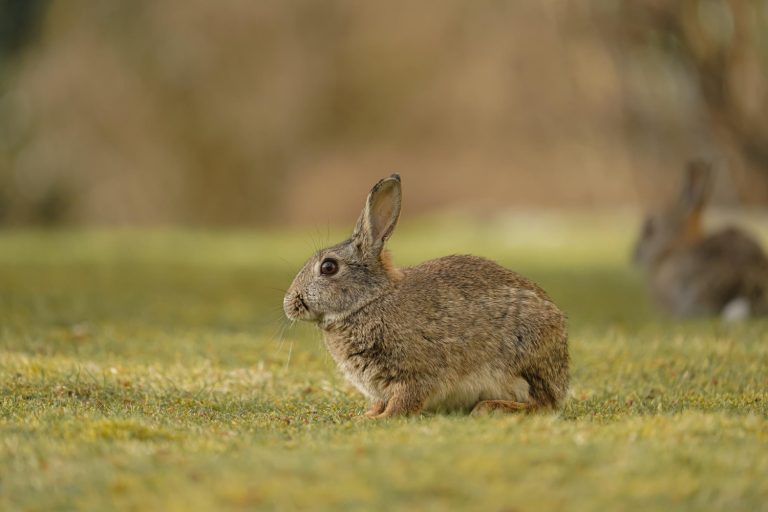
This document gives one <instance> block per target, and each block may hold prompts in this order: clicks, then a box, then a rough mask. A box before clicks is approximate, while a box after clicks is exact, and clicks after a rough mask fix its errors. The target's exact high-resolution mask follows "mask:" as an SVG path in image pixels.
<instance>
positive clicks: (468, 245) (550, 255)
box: [0, 217, 768, 512]
mask: <svg viewBox="0 0 768 512" xmlns="http://www.w3.org/2000/svg"><path fill="white" fill-rule="evenodd" d="M595 220H596V219H594V218H589V217H584V218H582V217H576V218H572V219H570V220H568V221H564V220H562V219H557V218H548V217H545V218H543V219H540V218H538V217H537V218H536V219H535V222H534V219H526V218H524V217H513V218H512V219H510V220H508V221H504V222H502V221H493V222H487V223H479V224H476V225H475V224H469V223H466V222H456V221H450V220H443V221H440V222H431V223H430V222H423V223H422V222H415V221H414V222H409V221H407V220H405V221H404V222H403V225H402V226H401V229H400V230H399V231H398V232H397V233H396V234H395V236H394V238H393V240H392V244H391V245H392V248H393V251H394V254H395V260H396V262H398V263H399V264H412V263H416V262H418V261H421V260H424V259H429V258H431V257H435V256H439V255H443V254H448V253H452V252H457V253H469V252H471V253H474V254H480V255H485V256H489V257H492V258H494V259H497V260H498V261H500V262H502V263H503V264H505V265H507V266H509V267H510V268H513V269H515V270H518V271H520V272H522V273H524V274H526V275H528V276H530V277H532V278H534V279H535V280H537V281H538V282H539V283H540V284H541V285H543V286H544V288H546V289H547V290H548V291H550V293H551V295H552V296H553V297H554V299H555V300H556V302H558V303H559V304H560V306H561V307H562V308H563V309H564V310H565V311H566V312H567V313H568V315H569V317H570V325H571V351H572V356H573V366H572V368H573V371H572V374H573V380H572V386H571V390H572V393H571V395H572V396H571V398H570V399H569V401H568V403H567V404H566V406H565V408H564V409H563V410H562V411H561V412H560V413H558V414H550V415H531V416H525V415H523V416H496V417H488V418H470V417H466V416H459V415H452V416H435V415H429V416H428V415H425V416H420V417H414V418H408V419H396V420H390V421H385V422H372V421H357V420H354V419H353V418H354V417H355V416H356V415H358V414H360V413H362V412H363V410H364V407H365V402H364V400H363V399H362V398H361V397H360V396H359V395H358V394H357V393H356V392H354V390H353V389H352V388H351V387H350V386H349V385H347V384H346V383H345V382H344V381H343V379H342V378H341V377H340V376H339V375H338V374H337V372H336V370H335V368H334V366H333V364H332V361H331V360H330V357H329V356H328V355H326V353H325V350H324V348H323V346H322V342H321V339H320V335H319V333H318V332H317V331H315V330H314V329H312V328H311V327H310V326H307V325H298V324H297V325H294V326H290V325H289V324H288V322H287V321H286V320H285V319H284V318H283V316H282V309H281V302H282V292H283V290H284V289H285V288H286V287H287V286H288V284H289V283H290V280H291V279H292V277H293V274H294V273H295V271H296V270H298V268H299V267H300V265H301V264H302V262H303V260H304V258H305V257H306V256H308V255H309V253H310V252H311V251H312V250H313V248H314V247H315V246H317V245H319V244H321V243H322V242H326V241H329V240H336V239H338V238H339V237H340V236H341V235H340V234H339V233H338V232H336V233H330V234H328V233H327V232H326V229H325V228H324V227H323V228H322V229H309V230H306V231H293V232H291V233H282V232H278V231H273V232H245V231H244V232H226V233H217V232H201V231H194V232H192V231H162V230H112V231H84V232H26V231H23V232H5V233H0V510H9V511H13V510H72V509H91V510H108V509H119V510H150V509H154V510H167V511H174V510H181V511H184V512H189V511H196V510H226V509H259V510H299V509H309V508H311V509H327V510H355V509H365V510H376V509H394V510H457V509H477V510H496V511H501V510H506V511H512V510H515V511H527V510H531V511H548V510H566V509H578V510H601V511H603V510H649V509H657V510H703V509H716V510H728V511H729V512H732V511H736V510H745V511H746V510H749V511H754V510H768V322H766V321H764V320H763V321H751V322H749V323H746V324H743V325H736V326H729V325H722V324H720V323H719V322H717V321H706V320H699V321H689V322H684V323H681V322H673V321H670V320H665V319H663V318H661V317H659V316H657V315H656V314H655V313H654V312H653V310H652V309H651V307H650V306H649V305H648V303H647V301H646V298H645V295H644V292H643V288H642V282H641V279H640V276H639V275H637V274H636V273H635V272H634V271H633V270H632V269H631V268H629V267H628V265H627V261H626V260H627V252H628V250H629V238H630V230H629V227H630V224H627V223H626V222H624V221H622V222H619V223H618V225H614V221H615V219H613V218H606V219H604V220H602V221H600V222H595ZM763 235H765V232H763ZM764 239H765V236H764Z"/></svg>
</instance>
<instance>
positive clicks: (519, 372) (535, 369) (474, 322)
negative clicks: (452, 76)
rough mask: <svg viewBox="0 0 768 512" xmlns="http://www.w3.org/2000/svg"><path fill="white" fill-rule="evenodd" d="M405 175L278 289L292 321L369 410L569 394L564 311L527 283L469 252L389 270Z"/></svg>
mask: <svg viewBox="0 0 768 512" xmlns="http://www.w3.org/2000/svg"><path fill="white" fill-rule="evenodd" d="M400 201H401V192H400V177H399V176H398V175H397V174H394V175H392V176H390V177H389V178H385V179H383V180H381V181H379V182H378V183H377V184H376V185H375V186H374V187H373V189H372V190H371V192H370V194H369V195H368V200H367V202H366V204H365V207H364V208H363V212H362V214H361V215H360V218H359V220H358V221H357V225H356V227H355V230H354V232H353V233H352V236H351V237H350V238H349V239H348V240H345V241H343V242H341V243H340V244H338V245H335V246H333V247H329V248H327V249H322V250H320V251H318V252H317V253H316V254H315V255H314V256H312V257H311V258H310V259H309V261H307V263H306V264H305V265H304V268H302V269H301V271H300V272H299V274H298V275H297V276H296V278H295V279H294V281H293V283H292V284H291V287H290V289H289V290H288V292H287V293H286V295H285V299H284V301H283V308H284V310H285V314H286V315H287V316H288V318H289V319H291V320H309V321H313V322H316V323H317V325H318V326H319V327H320V329H321V330H322V332H323V334H324V338H325V343H326V346H327V347H328V350H329V351H330V353H331V355H332V356H333V358H334V359H335V360H336V363H337V364H338V366H339V368H340V370H341V371H342V373H343V374H344V375H345V377H346V378H347V379H348V380H349V381H350V382H351V383H352V384H353V385H354V386H355V387H357V389H359V390H360V391H361V392H362V393H363V394H364V395H365V396H366V397H368V399H369V400H370V403H371V407H370V410H369V411H368V412H367V413H366V416H369V417H374V418H386V417H389V416H395V415H405V414H410V413H416V412H418V411H421V410H422V409H427V410H467V411H468V410H472V411H473V413H476V414H479V413H487V412H490V411H493V410H502V411H517V410H523V409H534V408H554V407H557V406H558V405H560V404H561V403H562V401H563V399H564V398H565V395H566V392H567V389H568V344H567V331H566V321H565V317H564V315H563V313H562V312H561V311H560V310H559V309H558V307H557V306H556V305H555V304H554V303H553V302H552V300H551V299H550V298H549V297H548V296H547V294H546V293H545V292H544V291H543V290H542V289H541V288H539V287H538V286H536V285H535V284H534V283H532V282H531V281H529V280H527V279H526V278H524V277H522V276H520V275H518V274H516V273H514V272H512V271H510V270H507V269H505V268H503V267H501V266H499V265H497V264H496V263H494V262H492V261H489V260H486V259H483V258H478V257H475V256H447V257H444V258H439V259H436V260H432V261H428V262H426V263H422V264H421V265H417V266H415V267H409V268H402V269H400V268H396V267H394V266H393V264H392V261H391V259H390V257H389V254H388V252H387V251H385V250H384V244H385V242H386V241H387V239H388V238H389V237H390V235H391V234H392V231H393V230H394V229H395V224H397V219H398V217H399V215H400Z"/></svg>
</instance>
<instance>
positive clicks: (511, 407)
mask: <svg viewBox="0 0 768 512" xmlns="http://www.w3.org/2000/svg"><path fill="white" fill-rule="evenodd" d="M533 409H534V407H533V405H532V404H528V403H525V402H515V401H514V400H481V401H480V402H477V404H475V406H474V407H473V408H472V412H471V413H470V415H472V416H487V415H489V414H491V413H492V412H495V411H500V412H504V413H518V412H521V411H525V412H530V411H532V410H533Z"/></svg>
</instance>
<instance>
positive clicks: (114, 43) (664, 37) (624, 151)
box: [0, 0, 768, 225]
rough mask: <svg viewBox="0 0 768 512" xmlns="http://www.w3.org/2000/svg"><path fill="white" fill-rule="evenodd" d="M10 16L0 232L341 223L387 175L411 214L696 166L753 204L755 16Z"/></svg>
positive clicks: (758, 149)
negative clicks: (75, 226) (70, 226)
mask: <svg viewBox="0 0 768 512" xmlns="http://www.w3.org/2000/svg"><path fill="white" fill-rule="evenodd" d="M28 2H31V0H28ZM24 3H25V0H16V1H11V0H0V17H2V19H5V20H6V22H5V23H0V44H2V45H3V52H4V53H0V58H2V61H1V62H0V224H2V223H5V224H23V223H98V224H101V223H107V224H113V223H118V224H123V223H139V224H155V223H165V224H168V223H170V224H175V223H182V224H195V225H200V224H202V225H219V224H266V223H272V222H279V223H286V222H308V223H323V224H324V223H325V222H326V221H330V222H335V221H349V222H351V219H353V218H354V215H355V214H356V211H357V209H358V208H359V206H360V203H361V201H362V197H363V194H364V193H365V191H366V190H367V188H368V187H369V186H370V184H371V183H372V182H373V181H374V180H375V179H377V178H379V177H381V176H384V175H387V174H389V173H390V172H392V171H398V172H400V173H401V174H402V175H403V179H404V182H405V183H406V187H407V188H406V194H407V201H408V203H407V205H408V206H407V208H408V210H409V212H413V213H418V212H424V211H428V210H431V209H435V208H449V207H461V208H465V209H472V210H476V211H480V212H485V211H489V210H491V211H492V210H494V209H501V208H518V207H532V206H535V207H548V208H549V207H551V208H582V207H621V206H625V205H629V206H639V205H642V204H644V203H646V202H649V201H654V200H656V199H657V198H658V197H659V196H660V195H662V194H661V192H663V191H665V190H667V189H668V188H669V187H671V186H674V185H675V184H676V180H677V177H678V175H679V173H680V171H681V169H682V165H683V163H684V162H685V161H686V160H688V159H689V158H691V157H705V158H710V159H712V160H714V161H715V162H716V164H717V165H718V167H719V168H720V169H721V170H722V172H721V173H720V175H719V178H718V179H719V180H720V181H719V186H718V194H719V197H718V199H719V201H721V202H724V203H731V204H747V205H761V204H766V202H768V116H766V115H765V113H766V112H768V30H766V29H767V28H768V4H766V3H765V2H759V1H751V0H680V1H673V0H634V1H633V0H625V1H618V0H616V1H602V0H594V1H576V0H572V1H568V0H558V1H552V2H540V1H537V0H525V1H516V2H511V1H491V0H488V1H482V2H463V1H458V0H441V1H425V2H404V1H394V2H383V3H381V2H380V3H370V2H369V3H362V2H354V1H351V0H346V1H345V0H339V1H318V0H297V1H294V2H252V1H247V0H225V1H221V2H207V1H202V0H152V1H150V0H143V1H118V0H110V1H106V0H100V1H97V0H68V1H67V2H43V1H40V0H38V1H37V2H32V3H34V4H36V5H40V6H42V7H40V8H39V9H36V10H30V9H27V10H24V9H23V8H22V7H20V6H21V5H23V4H24ZM27 5H31V4H29V3H27ZM22 10H23V11H24V13H25V14H23V15H20V14H19V13H20V12H21V11H22ZM30 13H31V14H30ZM19 16H22V18H23V20H25V23H24V24H21V25H20V24H18V23H16V20H18V19H22V18H20V17H19ZM30 17H34V20H32V21H30V20H29V18H30ZM7 20H12V22H8V21H7ZM27 26H29V27H30V28H29V29H28V30H27V31H26V32H25V34H26V37H21V36H20V35H19V34H18V33H17V32H19V31H18V30H16V29H14V30H4V29H3V27H5V28H7V27H16V28H18V27H27ZM14 34H15V35H14ZM22 42H23V44H22Z"/></svg>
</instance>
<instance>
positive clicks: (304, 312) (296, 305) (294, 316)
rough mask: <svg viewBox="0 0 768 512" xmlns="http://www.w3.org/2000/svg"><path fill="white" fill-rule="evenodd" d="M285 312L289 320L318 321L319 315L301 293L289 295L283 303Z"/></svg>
mask: <svg viewBox="0 0 768 512" xmlns="http://www.w3.org/2000/svg"><path fill="white" fill-rule="evenodd" d="M283 310H284V311H285V316H287V317H288V319H289V320H316V319H317V315H316V314H314V313H313V312H312V310H311V309H310V308H309V306H308V305H307V303H306V302H305V301H304V297H302V296H301V293H298V292H297V293H293V294H290V295H287V296H286V297H285V300H284V301H283Z"/></svg>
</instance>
